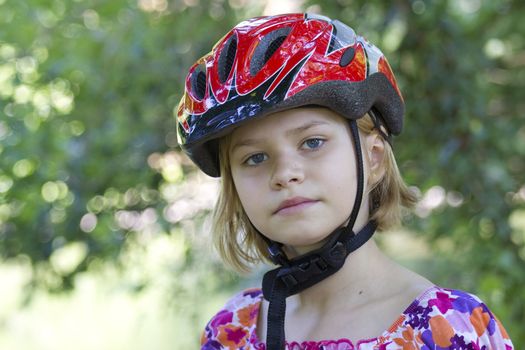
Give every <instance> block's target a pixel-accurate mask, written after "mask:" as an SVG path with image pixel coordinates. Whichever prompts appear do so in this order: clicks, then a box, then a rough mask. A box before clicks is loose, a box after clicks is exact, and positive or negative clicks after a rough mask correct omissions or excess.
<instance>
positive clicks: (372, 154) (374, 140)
mask: <svg viewBox="0 0 525 350" xmlns="http://www.w3.org/2000/svg"><path fill="white" fill-rule="evenodd" d="M365 145H366V155H367V161H368V185H369V186H370V187H374V186H375V185H376V184H378V183H379V182H380V181H381V179H382V178H383V176H384V175H385V166H384V165H383V161H384V158H385V140H384V139H383V138H382V137H381V136H380V135H379V134H378V133H377V132H372V133H371V134H368V135H366V136H365Z"/></svg>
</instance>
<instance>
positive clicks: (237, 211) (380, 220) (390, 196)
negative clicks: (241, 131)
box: [212, 114, 417, 272]
mask: <svg viewBox="0 0 525 350" xmlns="http://www.w3.org/2000/svg"><path fill="white" fill-rule="evenodd" d="M357 125H358V127H359V131H360V132H361V133H362V134H364V135H368V134H371V133H374V132H375V133H377V130H376V129H375V126H374V123H373V121H372V118H371V117H370V116H369V115H368V114H366V115H365V116H364V117H363V118H360V119H359V120H358V121H357ZM230 142H231V137H230V136H229V135H227V136H225V137H223V138H222V139H221V140H220V142H219V163H220V172H221V185H220V192H219V197H218V199H217V203H216V205H215V209H214V211H213V216H212V230H213V232H212V237H213V243H214V245H215V247H216V249H217V251H218V253H219V255H220V256H221V258H222V259H223V260H224V262H225V263H226V264H228V265H229V266H231V267H233V268H234V269H235V270H237V271H239V272H248V271H250V267H251V266H252V265H254V264H257V263H259V262H267V263H270V260H269V259H268V257H267V244H266V242H265V241H264V240H263V239H262V238H261V236H260V234H259V233H258V232H257V231H256V230H255V229H254V228H253V226H252V224H251V222H250V220H249V219H248V216H247V215H246V212H245V211H244V209H243V207H242V204H241V200H240V199H239V195H238V194H237V190H236V189H235V184H234V182H233V178H232V175H231V169H230V157H229V148H230ZM382 163H383V164H382V166H383V167H384V168H385V172H384V175H383V177H382V178H381V179H380V180H379V181H377V183H376V184H375V186H373V188H372V189H371V190H370V192H369V194H368V195H369V196H370V200H369V203H370V219H372V220H375V221H376V222H377V224H378V229H379V230H380V231H385V230H387V229H390V228H392V227H395V226H397V225H399V224H400V222H401V219H402V217H403V214H404V211H405V210H406V209H411V208H413V207H414V205H415V204H416V202H417V196H416V195H415V193H414V192H413V191H411V190H410V188H409V187H408V186H407V185H406V184H405V182H404V181H403V178H402V177H401V174H400V172H399V169H398V166H397V163H396V160H395V158H394V153H393V151H392V148H391V147H390V145H388V144H387V143H386V144H385V153H384V157H383V161H382ZM365 195H366V194H365Z"/></svg>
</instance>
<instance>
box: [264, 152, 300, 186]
mask: <svg viewBox="0 0 525 350" xmlns="http://www.w3.org/2000/svg"><path fill="white" fill-rule="evenodd" d="M303 180H304V171H303V167H302V165H301V164H300V162H299V161H298V160H297V159H295V158H293V157H287V156H281V157H279V158H278V159H277V160H276V161H275V164H274V168H273V172H272V176H271V179H270V187H271V188H272V189H274V190H280V189H283V188H288V187H289V186H293V185H297V184H300V183H302V182H303Z"/></svg>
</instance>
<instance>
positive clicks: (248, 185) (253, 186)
mask: <svg viewBox="0 0 525 350" xmlns="http://www.w3.org/2000/svg"><path fill="white" fill-rule="evenodd" d="M232 176H233V183H234V184H235V189H236V190H237V195H238V196H239V199H240V201H241V204H242V207H243V208H244V211H246V214H247V215H248V216H249V217H250V220H252V217H253V215H254V212H255V209H256V208H257V207H258V205H257V204H259V205H260V201H258V198H261V193H260V188H261V186H260V185H257V183H256V182H255V181H254V180H253V179H251V178H247V177H243V176H239V175H238V174H236V173H235V172H233V173H232Z"/></svg>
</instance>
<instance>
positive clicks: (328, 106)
mask: <svg viewBox="0 0 525 350" xmlns="http://www.w3.org/2000/svg"><path fill="white" fill-rule="evenodd" d="M177 114H178V132H179V139H180V144H181V146H182V148H183V150H184V151H185V152H186V154H187V155H188V156H189V157H190V158H191V159H192V160H193V161H194V162H195V164H197V166H199V167H200V168H201V169H202V170H203V171H204V172H205V173H207V174H208V175H210V176H215V177H218V176H221V178H222V183H221V186H222V187H221V193H220V196H219V199H218V202H217V206H216V210H215V212H214V240H215V244H216V246H217V247H218V250H219V252H220V254H221V256H222V257H223V258H224V260H225V261H226V262H227V263H229V264H230V265H232V266H234V267H236V268H238V269H240V270H245V269H247V267H248V265H251V264H254V263H256V262H259V261H267V262H272V263H274V264H275V265H277V268H275V269H274V270H272V271H269V272H267V273H266V274H265V276H264V279H263V283H262V290H261V289H251V290H247V291H244V292H242V293H240V294H238V295H236V296H234V297H233V298H232V299H231V300H230V301H229V302H228V303H227V305H226V306H225V307H224V309H223V310H221V311H220V312H218V313H217V314H216V315H215V316H214V317H213V318H212V319H211V320H210V322H209V323H208V325H207V326H206V329H205V331H204V334H203V337H202V349H269V350H280V349H285V348H286V349H387V350H391V349H502V350H507V349H512V348H513V346H512V343H511V341H510V339H509V337H508V335H507V333H506V332H505V330H504V328H503V327H502V326H501V324H500V323H499V322H498V320H497V319H496V317H495V316H494V315H493V313H492V312H491V311H490V310H489V309H488V308H487V306H485V304H483V302H481V301H480V300H479V299H478V298H477V297H476V296H473V295H471V294H467V293H465V292H461V291H457V290H450V289H444V288H441V287H438V286H435V285H433V284H432V283H431V282H430V281H428V280H427V279H425V278H423V277H421V276H419V275H417V274H415V273H413V272H411V271H408V270H406V269H404V268H403V267H401V266H399V265H397V264H396V263H394V262H393V261H392V260H390V259H388V258H387V257H386V256H385V255H384V254H383V253H382V252H381V251H380V250H379V249H378V247H377V246H376V244H375V242H374V240H370V238H371V236H372V234H373V233H374V231H375V230H376V229H379V230H385V229H387V228H389V227H392V226H393V225H396V224H397V223H398V222H399V221H400V217H401V211H402V209H403V208H410V207H412V206H413V205H414V203H415V201H416V198H415V196H414V194H413V193H412V192H411V191H410V190H409V189H408V188H407V186H406V185H405V184H404V182H403V180H402V179H401V176H400V174H399V171H398V168H397V165H396V162H395V159H394V156H393V153H392V148H391V136H392V135H397V134H399V133H400V132H401V129H402V126H403V114H404V103H403V98H402V97H401V93H400V91H399V89H398V87H397V83H396V81H395V78H394V75H393V73H392V71H391V69H390V66H389V64H388V62H387V60H386V58H385V57H384V56H383V54H382V53H381V51H380V50H379V49H378V48H376V47H375V46H373V45H371V44H370V43H368V42H367V41H366V40H365V39H363V38H362V37H360V36H357V35H356V34H355V33H354V31H353V30H352V29H351V28H349V27H348V26H346V25H344V24H343V23H341V22H339V21H332V20H330V19H329V18H326V17H323V16H317V15H314V16H312V15H308V14H306V15H305V14H289V15H280V16H273V17H259V18H254V19H250V20H247V21H245V22H242V23H240V24H239V25H238V26H236V27H235V28H234V29H233V30H232V31H230V32H229V33H228V34H226V36H224V37H223V38H222V39H221V40H220V41H219V42H218V43H217V44H216V45H215V46H214V48H213V49H212V51H211V52H210V53H209V54H208V55H206V56H204V57H203V58H201V59H200V60H198V61H197V62H196V63H195V65H193V66H192V67H191V68H190V71H189V74H188V76H187V79H186V84H185V94H184V96H183V98H182V100H181V103H180V105H179V108H178V113H177Z"/></svg>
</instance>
